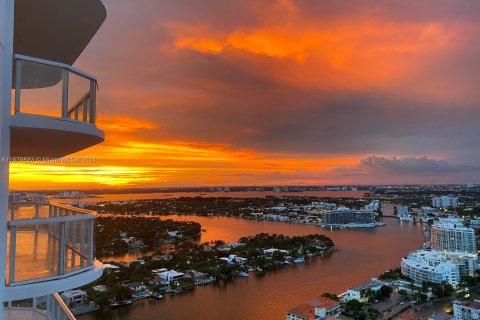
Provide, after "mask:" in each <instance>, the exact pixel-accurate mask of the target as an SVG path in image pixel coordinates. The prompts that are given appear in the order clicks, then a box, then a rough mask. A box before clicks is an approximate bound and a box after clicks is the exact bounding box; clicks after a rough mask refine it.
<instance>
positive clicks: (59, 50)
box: [13, 0, 107, 65]
mask: <svg viewBox="0 0 480 320" xmlns="http://www.w3.org/2000/svg"><path fill="white" fill-rule="evenodd" d="M106 16H107V12H106V9H105V6H104V4H103V3H102V1H100V0H15V19H14V21H15V24H14V34H15V36H14V43H13V46H14V50H13V52H15V53H19V54H24V55H28V56H32V57H38V58H42V59H48V60H53V61H59V62H62V63H66V64H69V65H73V63H74V62H75V60H77V58H78V57H79V56H80V54H81V53H82V52H83V50H84V49H85V48H86V47H87V45H88V43H89V42H90V41H91V39H92V38H93V37H94V35H95V33H96V32H97V31H98V29H99V28H100V26H101V25H102V24H103V22H104V21H105V18H106Z"/></svg>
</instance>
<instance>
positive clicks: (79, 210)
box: [50, 203, 97, 214]
mask: <svg viewBox="0 0 480 320" xmlns="http://www.w3.org/2000/svg"><path fill="white" fill-rule="evenodd" d="M50 206H51V207H57V208H61V209H65V210H71V211H75V212H79V213H82V214H97V212H96V211H93V210H88V209H83V208H78V207H72V206H69V205H65V204H57V203H55V204H53V203H51V204H50Z"/></svg>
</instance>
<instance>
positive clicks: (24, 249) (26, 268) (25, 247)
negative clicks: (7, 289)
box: [7, 223, 60, 283]
mask: <svg viewBox="0 0 480 320" xmlns="http://www.w3.org/2000/svg"><path fill="white" fill-rule="evenodd" d="M58 227H59V224H58V223H52V224H39V225H27V226H16V227H11V228H10V230H9V232H8V238H7V248H8V250H7V275H8V276H7V281H8V283H14V282H21V281H27V280H32V279H38V278H46V277H52V276H56V275H58V274H59V272H58V269H59V262H60V260H59V259H60V251H59V249H60V246H59V239H58V236H56V235H54V234H50V233H49V229H52V228H53V229H58ZM36 228H37V229H38V231H36V230H35V229H36Z"/></svg>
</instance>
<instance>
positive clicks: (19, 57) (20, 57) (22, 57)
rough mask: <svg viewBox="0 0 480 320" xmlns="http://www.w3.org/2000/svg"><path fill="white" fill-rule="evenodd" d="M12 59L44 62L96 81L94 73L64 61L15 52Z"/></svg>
mask: <svg viewBox="0 0 480 320" xmlns="http://www.w3.org/2000/svg"><path fill="white" fill-rule="evenodd" d="M14 59H16V60H23V61H29V62H35V63H40V64H45V65H47V66H52V67H58V68H62V69H67V70H69V71H71V72H73V73H75V74H77V75H79V76H82V77H84V78H88V79H90V80H95V81H97V78H96V77H95V76H94V75H91V74H90V73H87V72H85V71H83V70H80V69H78V68H75V67H73V66H71V65H69V64H66V63H61V62H57V61H51V60H46V59H40V58H35V57H30V56H25V55H23V54H15V57H14Z"/></svg>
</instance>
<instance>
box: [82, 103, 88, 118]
mask: <svg viewBox="0 0 480 320" xmlns="http://www.w3.org/2000/svg"><path fill="white" fill-rule="evenodd" d="M82 108H83V119H82V121H83V122H87V121H88V100H87V99H84V100H83V103H82Z"/></svg>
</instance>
